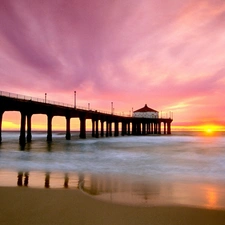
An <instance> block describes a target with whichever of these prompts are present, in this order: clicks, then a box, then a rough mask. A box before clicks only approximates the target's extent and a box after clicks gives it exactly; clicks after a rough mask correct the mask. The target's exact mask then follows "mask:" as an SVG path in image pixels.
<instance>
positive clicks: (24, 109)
mask: <svg viewBox="0 0 225 225" xmlns="http://www.w3.org/2000/svg"><path fill="white" fill-rule="evenodd" d="M6 111H18V112H20V114H21V121H20V136H19V143H20V145H21V146H24V145H25V144H26V143H27V142H31V140H32V115H34V114H44V115H46V116H47V141H49V142H51V141H52V119H53V117H54V116H62V117H64V118H65V120H66V127H65V138H66V139H67V140H70V139H71V131H70V123H71V122H70V120H71V118H79V121H80V127H79V133H80V134H79V137H80V138H83V139H84V138H86V120H87V119H90V120H91V121H92V137H95V138H99V137H104V136H105V137H110V136H115V137H116V136H119V135H122V136H124V135H147V134H158V135H160V134H165V135H166V134H171V123H172V121H173V119H172V118H162V117H161V118H137V117H132V116H131V115H129V116H125V115H119V114H115V113H113V111H112V112H102V111H99V110H91V109H89V108H83V107H77V106H76V105H74V106H73V105H69V104H64V103H59V102H53V101H47V100H46V98H45V99H40V98H34V97H28V96H24V95H19V94H13V93H9V92H3V91H0V143H1V142H2V120H3V114H4V112H6ZM112 125H114V126H112ZM162 127H163V129H162ZM112 128H114V129H112Z"/></svg>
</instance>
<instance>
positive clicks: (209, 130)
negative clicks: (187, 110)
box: [205, 128, 213, 134]
mask: <svg viewBox="0 0 225 225" xmlns="http://www.w3.org/2000/svg"><path fill="white" fill-rule="evenodd" d="M205 132H206V133H208V134H211V133H212V132H213V130H212V128H206V130H205Z"/></svg>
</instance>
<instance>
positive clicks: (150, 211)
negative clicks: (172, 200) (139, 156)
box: [0, 187, 225, 225]
mask: <svg viewBox="0 0 225 225" xmlns="http://www.w3.org/2000/svg"><path fill="white" fill-rule="evenodd" d="M0 199H1V204H0V224H1V225H6V224H7V225H13V224H15V225H19V224H21V225H26V224H27V225H31V224H32V225H50V224H52V225H53V224H54V225H55V224H65V225H67V224H68V225H69V224H83V225H85V224H92V225H97V224H98V225H99V224H103V225H115V224H117V225H126V224H129V225H132V224H134V225H137V224H151V225H162V224H163V225H164V224H167V225H170V224H171V225H176V224H182V225H185V224H187V225H195V224H196V225H201V224H204V225H206V224H208V225H211V224H212V225H220V224H221V225H222V224H224V221H225V211H223V210H210V209H200V208H191V207H179V206H164V207H162V206H160V207H137V206H129V205H118V204H111V203H108V202H103V201H99V200H96V199H93V198H91V197H89V196H87V195H85V194H83V193H82V192H81V191H78V190H70V189H68V190H66V189H34V188H26V187H1V188H0Z"/></svg>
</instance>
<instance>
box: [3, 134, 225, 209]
mask: <svg viewBox="0 0 225 225" xmlns="http://www.w3.org/2000/svg"><path fill="white" fill-rule="evenodd" d="M78 135H79V134H78V133H77V132H73V133H72V137H71V140H69V141H68V140H65V132H54V133H53V141H52V142H51V143H48V142H47V141H46V136H47V134H46V132H33V133H32V142H31V143H27V144H26V146H25V148H23V149H22V148H21V147H20V146H19V141H18V140H19V132H2V143H1V144H0V186H25V187H26V188H70V189H77V190H79V191H82V192H83V193H84V194H86V195H89V196H90V197H93V198H97V199H99V200H101V201H110V202H112V203H117V204H130V205H140V206H146V207H148V206H157V205H185V206H195V207H204V208H223V209H225V133H224V132H215V133H211V134H207V133H204V132H175V131H174V132H173V133H172V135H146V136H124V137H121V136H120V137H108V138H106V137H105V138H92V137H91V135H90V134H88V138H87V139H79V138H78Z"/></svg>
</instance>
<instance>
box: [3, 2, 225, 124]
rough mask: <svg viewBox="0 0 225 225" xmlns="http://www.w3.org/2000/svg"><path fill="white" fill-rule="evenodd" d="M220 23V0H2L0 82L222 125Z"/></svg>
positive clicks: (224, 62)
mask: <svg viewBox="0 0 225 225" xmlns="http://www.w3.org/2000/svg"><path fill="white" fill-rule="evenodd" d="M224 28H225V1H224V0H198V1H196V0H182V1H180V0H170V1H168V0H157V1H156V0H138V1H137V0H66V1H65V0H32V1H29V0H20V1H17V0H0V78H1V88H0V89H1V91H7V92H13V93H19V94H24V95H29V96H34V97H39V98H44V93H47V96H48V99H49V100H57V101H60V102H65V103H71V104H72V103H73V93H74V91H76V92H77V105H79V106H85V107H87V105H88V103H90V105H91V108H94V109H101V110H106V111H110V109H111V102H113V104H114V108H115V111H116V112H118V113H119V112H124V113H129V112H130V111H131V110H132V108H133V109H134V110H135V109H138V108H141V107H143V106H144V104H148V106H149V107H151V108H153V109H156V110H158V111H164V112H169V111H173V115H174V125H182V126H183V125H201V124H218V125H221V126H224V125H225V119H224V115H225V101H224V88H225V51H224V49H225V29H224Z"/></svg>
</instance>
